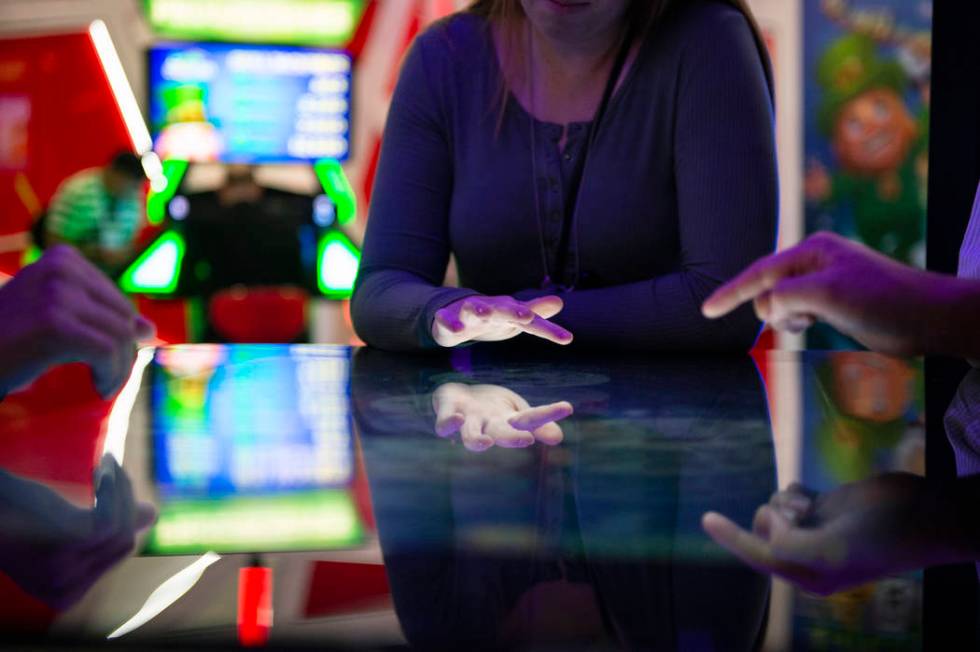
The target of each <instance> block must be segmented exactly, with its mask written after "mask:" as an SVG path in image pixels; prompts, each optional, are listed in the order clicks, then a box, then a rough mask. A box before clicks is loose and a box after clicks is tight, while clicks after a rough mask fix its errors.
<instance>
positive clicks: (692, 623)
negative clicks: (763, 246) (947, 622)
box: [0, 345, 924, 650]
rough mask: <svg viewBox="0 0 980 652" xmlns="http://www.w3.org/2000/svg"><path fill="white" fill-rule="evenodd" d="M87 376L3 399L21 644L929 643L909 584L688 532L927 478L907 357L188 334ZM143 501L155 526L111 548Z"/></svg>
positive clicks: (7, 627)
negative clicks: (410, 347)
mask: <svg viewBox="0 0 980 652" xmlns="http://www.w3.org/2000/svg"><path fill="white" fill-rule="evenodd" d="M86 381H87V378H86V377H85V374H84V370H80V369H78V368H73V369H68V370H67V371H63V372H60V375H59V374H58V373H56V374H54V375H52V377H47V378H44V379H42V380H41V381H40V382H38V383H36V384H35V386H34V387H32V388H30V389H28V390H27V391H24V392H21V393H18V394H13V395H11V396H10V397H8V398H7V399H6V400H5V401H4V402H3V403H0V428H2V430H0V438H2V439H0V444H2V445H3V449H4V452H3V453H2V458H3V459H0V463H2V467H3V468H4V469H5V471H4V476H3V480H4V482H3V484H2V490H3V494H4V495H3V498H4V499H5V501H6V505H7V507H6V508H5V509H6V510H7V511H8V512H10V513H11V514H12V515H11V516H7V515H5V516H4V518H5V519H6V520H5V521H4V522H7V523H9V522H13V521H16V522H18V523H22V524H24V525H23V526H22V528H21V529H19V530H18V531H17V533H15V534H14V535H11V536H12V537H13V539H15V541H13V542H12V543H9V544H4V543H0V557H2V559H0V565H2V570H3V571H4V572H5V574H6V576H5V577H0V580H2V581H0V602H2V603H4V604H15V603H16V604H17V605H18V606H17V607H16V608H15V609H12V610H11V609H7V610H6V611H7V612H8V613H7V615H6V616H4V620H3V621H2V622H0V628H3V631H5V632H7V633H10V635H11V636H14V635H15V633H16V636H19V637H25V638H31V639H33V638H38V637H46V639H47V640H48V641H76V640H84V641H86V642H88V643H91V644H95V643H98V642H99V641H106V639H107V637H109V636H112V637H113V640H116V639H118V642H120V643H129V644H130V645H133V646H137V647H141V646H150V645H162V646H167V645H173V644H177V645H185V644H193V645H199V646H211V645H214V646H223V645H235V644H237V643H238V642H240V641H244V642H248V641H253V642H262V641H265V640H267V641H268V642H269V643H270V644H272V645H279V646H289V645H303V646H308V645H314V646H317V647H319V648H334V647H336V648H344V649H350V648H354V649H379V648H380V649H399V648H402V647H405V646H413V647H416V648H418V649H480V648H520V649H547V650H552V649H554V650H558V649H561V650H568V649H599V650H605V649H658V650H659V649H694V650H750V649H757V648H759V647H762V648H764V649H786V648H789V647H792V648H796V649H834V648H838V649H839V648H850V647H883V646H887V647H889V648H892V649H917V648H918V647H919V645H920V642H921V631H920V625H919V622H920V614H921V577H920V575H918V574H915V573H912V574H907V575H903V576H899V577H893V578H888V579H885V580H882V581H880V582H877V583H874V584H871V585H867V586H864V587H859V588H858V589H854V590H852V591H847V592H843V593H839V594H836V595H834V596H831V597H829V598H819V597H816V596H813V595H810V594H807V593H805V592H802V591H799V590H797V589H793V588H791V587H789V586H788V585H786V584H784V583H781V582H773V581H771V580H770V579H769V578H767V577H763V576H761V575H758V574H756V573H755V572H753V571H752V570H750V569H748V568H747V567H745V566H743V565H741V564H740V563H738V562H737V561H736V560H734V558H732V557H731V556H730V555H728V554H727V553H726V552H725V551H723V550H722V549H721V548H719V547H717V546H716V545H714V544H713V543H712V542H711V540H710V539H709V538H708V537H707V536H706V535H705V533H704V532H703V531H702V529H701V526H700V519H701V516H702V514H703V513H704V512H706V511H708V510H713V511H719V512H722V513H724V514H726V515H728V516H729V517H731V518H733V519H734V520H736V521H737V522H739V523H740V524H742V525H743V526H747V525H749V524H750V523H751V521H752V516H753V513H754V512H755V510H756V508H757V507H758V506H759V505H762V504H764V503H766V502H767V501H768V500H769V497H770V495H771V494H772V493H773V492H774V491H775V490H776V489H777V487H783V486H785V485H787V484H788V483H789V482H791V481H802V482H803V483H804V484H806V485H807V486H810V487H812V488H814V489H818V490H820V489H830V488H832V487H834V486H837V485H839V484H842V483H844V482H848V481H852V480H857V479H860V478H862V477H866V476H868V475H870V474H872V473H875V472H878V471H886V470H907V471H913V472H921V470H922V467H923V455H924V439H923V426H922V388H921V363H918V362H915V361H911V362H910V361H902V360H895V359H891V358H885V357H882V356H878V355H875V354H870V353H857V352H837V353H829V352H809V353H791V352H779V351H772V352H765V353H761V354H759V355H757V356H755V357H754V358H750V357H747V356H746V357H732V358H724V357H718V356H713V357H645V356H642V355H634V356H608V355H605V356H603V355H594V356H576V357H563V356H560V355H557V354H555V355H543V354H540V353H533V354H532V353H528V352H527V351H516V350H509V349H506V348H503V347H499V346H498V347H493V346H474V347H470V348H464V349H458V350H455V351H453V352H452V353H451V354H434V355H429V356H399V355H394V354H387V353H383V352H379V351H374V350H368V349H352V348H349V347H335V346H326V345H305V346H301V345H297V346H264V345H263V346H245V345H237V346H215V345H191V346H181V347H167V348H160V349H155V350H154V349H145V350H143V351H141V352H140V355H139V359H138V361H137V365H136V369H135V371H134V374H133V376H132V378H131V380H130V383H129V384H128V385H127V387H126V388H125V389H124V390H123V392H122V393H121V394H120V396H119V397H118V398H117V399H116V400H115V402H114V403H110V402H103V401H100V400H99V399H98V398H97V397H95V396H94V394H92V393H91V392H90V391H86V390H85V389H78V388H79V387H83V386H84V385H85V384H86ZM559 401H567V402H568V403H570V404H571V406H572V409H573V414H572V415H571V416H568V417H567V418H564V419H563V420H561V421H560V422H559V425H560V428H561V433H560V439H561V441H560V442H557V443H556V442H554V441H551V442H550V444H551V445H547V444H545V443H542V442H534V443H531V444H530V445H526V446H518V444H520V443H521V442H517V441H512V440H508V438H507V435H508V434H509V433H510V431H508V430H507V429H506V427H505V424H506V422H507V419H508V418H509V417H510V416H512V415H513V412H514V410H515V409H521V408H524V407H526V406H527V405H530V406H539V405H547V404H552V403H555V402H559ZM447 416H448V417H450V418H449V422H451V423H456V425H460V424H465V423H466V419H467V418H469V419H470V420H471V424H469V425H461V427H462V428H463V430H464V431H465V430H466V429H467V428H473V427H475V428H477V429H479V428H480V424H481V423H482V424H483V428H484V430H485V431H488V432H492V433H499V434H500V439H499V440H498V444H499V443H507V442H508V441H510V442H511V444H510V446H506V445H496V446H492V447H489V448H487V449H486V450H475V449H482V448H485V446H486V443H485V442H484V443H482V444H480V445H474V444H473V442H472V441H469V440H468V441H469V445H467V443H466V442H464V441H463V440H462V439H461V436H460V435H459V433H452V434H449V433H447V431H448V430H453V429H454V428H453V427H452V426H451V425H450V426H447V425H446V423H447V421H446V419H447ZM457 418H458V421H455V422H453V419H457ZM437 421H438V423H437ZM472 424H477V425H476V426H473V425H472ZM550 432H551V435H552V436H554V430H552V431H550ZM104 456H109V457H110V458H111V459H103V458H104ZM112 460H116V461H117V462H119V463H121V468H122V470H118V469H117V468H116V467H115V463H116V462H113V461H112ZM93 471H96V473H95V485H93V482H92V479H91V478H92V474H93ZM49 489H50V490H52V491H48V490H49ZM95 496H98V497H99V500H98V501H96V500H94V497H95ZM141 502H146V503H151V504H153V505H154V506H155V507H156V511H157V512H158V514H157V516H156V521H155V524H154V525H153V526H152V527H150V528H149V529H148V530H144V531H141V532H139V533H138V534H137V535H136V541H135V550H134V551H133V552H132V553H126V549H127V548H128V546H129V544H130V543H132V539H131V538H130V536H129V533H130V532H132V531H133V530H134V529H138V526H139V523H138V521H139V520H140V516H139V512H140V508H137V507H135V505H136V504H138V503H141ZM93 503H96V504H95V506H94V509H93ZM25 542H28V543H30V545H27V544H25ZM117 562H118V563H117ZM25 569H30V572H28V571H27V570H25ZM243 569H244V570H243ZM262 569H268V570H262ZM52 605H53V607H52ZM134 617H136V619H135V620H134Z"/></svg>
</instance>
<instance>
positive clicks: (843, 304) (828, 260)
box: [702, 233, 962, 355]
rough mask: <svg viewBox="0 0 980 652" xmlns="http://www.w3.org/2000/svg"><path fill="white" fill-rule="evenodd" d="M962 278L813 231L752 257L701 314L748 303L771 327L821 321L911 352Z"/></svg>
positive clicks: (881, 347) (930, 333) (924, 341)
mask: <svg viewBox="0 0 980 652" xmlns="http://www.w3.org/2000/svg"><path fill="white" fill-rule="evenodd" d="M961 282H962V281H957V280H956V279H950V278H947V277H943V276H941V275H938V274H932V273H927V272H923V271H920V270H916V269H912V268H911V267H906V266H905V265H901V264H899V263H897V262H895V261H893V260H891V259H890V258H887V257H886V256H884V255H882V254H879V253H877V252H875V251H872V250H871V249H868V248H867V247H865V246H863V245H860V244H857V243H855V242H852V241H850V240H847V239H845V238H843V237H841V236H838V235H835V234H832V233H818V234H816V235H814V236H811V237H809V238H807V239H806V240H805V241H804V242H802V243H800V244H799V245H797V246H795V247H793V248H791V249H788V250H786V251H784V252H781V253H778V254H774V255H771V256H767V257H765V258H762V259H760V260H758V261H756V262H755V263H754V264H752V265H751V266H750V267H749V268H748V269H746V270H745V271H744V272H742V273H741V274H739V275H738V276H737V277H735V278H734V279H733V280H731V281H729V282H728V283H726V284H725V285H724V286H722V287H721V288H719V289H718V290H717V291H715V293H714V294H712V295H711V296H710V297H708V300H707V301H705V302H704V305H703V306H702V312H703V313H704V316H705V317H708V318H709V319H715V318H718V317H721V316H723V315H725V314H727V313H729V312H731V311H732V310H734V309H735V308H737V307H738V306H740V305H741V304H743V303H746V302H748V301H751V302H752V304H753V306H754V308H755V313H756V316H758V317H759V319H761V320H764V321H767V322H768V323H769V324H770V326H772V327H773V328H775V329H776V330H786V331H791V332H801V331H803V330H805V329H806V328H808V327H809V326H811V325H812V324H813V323H814V322H815V321H817V320H819V321H824V322H827V323H828V324H830V325H831V326H833V327H834V328H836V329H837V330H839V331H841V332H842V333H844V334H846V335H849V336H851V337H853V338H855V339H856V340H858V341H859V342H861V343H862V344H864V345H865V346H867V347H869V348H871V349H874V350H876V351H880V352H882V353H887V354H893V355H914V354H918V353H922V352H924V350H925V349H926V348H927V347H928V342H929V338H930V337H935V334H936V332H938V330H941V329H942V324H941V321H942V318H941V315H940V314H939V313H941V312H942V311H941V310H940V308H939V306H940V305H941V300H942V294H943V288H944V287H945V286H946V285H948V284H950V283H961Z"/></svg>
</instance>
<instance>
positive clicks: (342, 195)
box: [313, 158, 357, 224]
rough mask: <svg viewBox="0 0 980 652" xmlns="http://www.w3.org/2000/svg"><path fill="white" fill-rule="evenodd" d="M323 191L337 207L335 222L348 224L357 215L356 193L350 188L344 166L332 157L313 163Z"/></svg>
mask: <svg viewBox="0 0 980 652" xmlns="http://www.w3.org/2000/svg"><path fill="white" fill-rule="evenodd" d="M313 170H314V171H315V172H316V176H317V178H318V179H319V180H320V185H321V186H323V192H325V193H327V197H329V198H330V201H332V202H333V203H334V205H335V206H336V207H337V223H338V224H348V223H350V222H353V221H354V219H355V218H356V217H357V195H356V194H354V189H353V188H351V185H350V181H348V180H347V175H346V174H344V168H343V167H341V165H340V163H338V162H337V161H335V160H333V159H328V158H325V159H321V160H319V161H317V162H316V163H315V164H314V165H313Z"/></svg>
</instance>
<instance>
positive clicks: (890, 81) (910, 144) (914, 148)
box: [803, 0, 932, 348]
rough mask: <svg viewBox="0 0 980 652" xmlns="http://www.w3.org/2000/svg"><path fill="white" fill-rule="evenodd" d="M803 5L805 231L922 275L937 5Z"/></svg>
mask: <svg viewBox="0 0 980 652" xmlns="http://www.w3.org/2000/svg"><path fill="white" fill-rule="evenodd" d="M804 5H805V6H804V62H803V64H804V70H805V76H806V79H805V84H804V116H805V117H804V122H805V157H806V164H805V165H806V170H805V178H804V194H805V204H806V208H805V219H806V230H807V232H808V233H813V232H815V231H834V232H837V233H840V234H842V235H845V236H848V237H850V238H853V239H855V240H858V241H860V242H862V243H864V244H866V245H868V246H870V247H872V248H874V249H877V250H878V251H881V252H882V253H885V254H887V255H889V256H891V257H893V258H895V259H897V260H900V261H902V262H904V263H908V264H912V265H917V266H920V267H924V266H925V215H926V182H927V176H928V143H929V83H930V71H931V54H932V32H931V24H932V0H805V3H804ZM809 347H810V348H842V347H847V348H849V347H848V342H846V341H844V340H842V339H841V338H838V337H836V336H835V335H833V334H830V333H829V329H816V330H815V331H814V332H813V333H812V334H811V337H810V342H809Z"/></svg>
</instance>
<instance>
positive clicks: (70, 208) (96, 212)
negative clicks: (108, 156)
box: [47, 168, 142, 250]
mask: <svg viewBox="0 0 980 652" xmlns="http://www.w3.org/2000/svg"><path fill="white" fill-rule="evenodd" d="M141 213H142V197H140V196H139V194H134V195H129V196H123V197H113V196H112V195H110V194H109V192H108V191H107V190H106V187H105V184H104V183H103V181H102V168H90V169H87V170H82V171H81V172H77V173H75V174H73V175H72V176H70V177H68V179H66V180H65V181H64V182H62V184H61V186H60V187H59V188H58V191H57V192H56V193H55V196H54V199H53V200H52V201H51V207H50V208H49V209H48V225H47V228H48V231H49V232H50V233H52V234H53V235H55V236H57V237H59V238H61V239H62V240H65V241H67V242H71V243H72V244H76V245H93V244H94V245H98V246H100V247H102V248H105V249H109V250H119V249H125V248H126V247H128V246H129V245H130V244H131V243H132V242H133V238H134V237H135V236H136V231H137V229H138V228H139V226H140V215H141Z"/></svg>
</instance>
